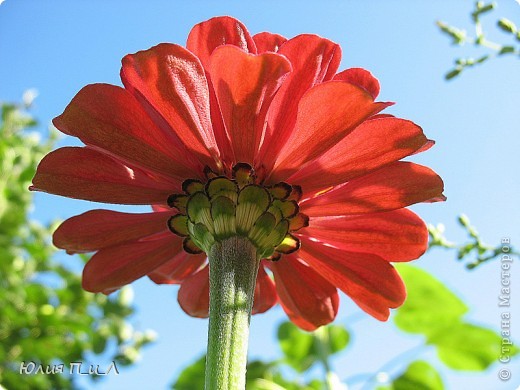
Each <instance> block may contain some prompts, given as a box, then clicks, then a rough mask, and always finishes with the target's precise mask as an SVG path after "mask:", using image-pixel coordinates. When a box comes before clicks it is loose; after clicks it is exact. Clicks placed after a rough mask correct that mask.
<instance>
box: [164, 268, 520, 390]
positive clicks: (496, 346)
mask: <svg viewBox="0 0 520 390" xmlns="http://www.w3.org/2000/svg"><path fill="white" fill-rule="evenodd" d="M398 269H399V273H400V274H401V275H402V277H403V279H404V281H405V284H406V285H407V288H408V298H407V300H406V302H405V304H404V305H403V306H402V307H401V308H399V309H398V310H397V313H396V315H394V316H393V319H394V323H395V325H396V326H397V327H398V328H399V329H400V330H402V331H403V332H406V333H409V334H412V335H415V337H416V338H417V341H418V345H417V346H416V347H414V348H413V349H412V350H409V351H405V352H404V353H399V354H398V355H397V356H396V357H395V358H394V359H392V360H390V361H389V362H388V363H387V364H385V365H384V366H383V367H381V368H380V369H379V370H377V371H376V372H375V373H373V374H370V375H368V376H363V377H362V378H361V379H362V380H363V381H364V385H363V389H369V388H374V385H376V382H379V381H380V376H381V375H382V376H383V379H384V378H385V377H386V376H387V374H388V373H390V375H389V376H388V378H387V380H385V382H386V383H385V384H383V385H380V386H378V387H376V388H377V389H378V390H442V389H444V388H445V387H444V384H443V380H442V377H441V375H440V373H439V372H438V370H437V368H436V367H435V366H437V365H444V366H445V367H446V368H448V369H451V370H457V371H476V372H481V371H484V370H485V369H487V368H488V367H489V366H490V365H492V364H493V363H495V362H497V361H498V359H499V358H500V356H501V352H503V351H502V350H501V341H502V338H501V336H500V334H499V333H497V332H496V331H494V330H491V329H488V328H486V327H483V326H480V325H478V324H474V323H471V322H469V321H467V320H466V319H465V315H466V313H467V311H468V307H467V306H466V304H465V303H464V302H463V301H462V300H461V299H460V298H459V297H457V295H456V294H454V293H453V292H452V291H450V290H449V289H448V288H447V287H446V286H445V285H444V284H442V283H441V282H440V281H439V280H437V279H435V278H434V277H433V276H432V275H430V274H429V273H427V272H426V271H423V270H421V269H419V268H416V267H413V266H410V265H405V264H400V265H399V266H398ZM277 335H278V342H279V345H280V349H281V352H282V357H281V358H280V359H278V360H275V361H270V362H262V361H253V362H250V363H249V364H248V370H247V386H246V388H247V389H248V390H282V389H289V390H292V389H294V390H299V389H303V390H342V389H346V384H348V385H349V386H351V385H354V384H356V383H357V382H359V381H356V380H355V378H358V379H359V376H357V377H353V378H352V379H350V380H349V379H347V380H344V382H341V381H340V380H339V375H338V374H337V373H335V372H334V371H333V370H332V366H331V359H334V357H335V356H337V354H338V353H340V352H344V351H348V348H347V347H348V344H349V339H350V336H349V332H348V331H347V329H345V328H344V327H343V326H341V325H337V324H336V325H328V326H325V327H321V328H319V329H318V330H316V331H315V332H312V333H309V332H304V331H302V330H300V329H299V328H297V327H296V326H295V325H294V324H292V323H291V322H284V323H282V324H281V325H280V326H279V328H278V333H277ZM432 349H433V350H435V351H436V352H437V356H438V361H437V362H436V364H435V365H434V364H432V362H426V361H424V360H420V359H419V358H420V355H421V354H424V353H425V352H427V351H429V350H432ZM518 352H519V350H518V349H517V348H516V347H511V350H510V351H509V356H510V357H513V356H515V355H517V354H518ZM204 361H205V358H204V357H202V358H201V359H199V360H197V362H195V363H194V364H192V365H191V366H188V367H187V368H185V369H184V371H183V372H182V373H181V375H180V376H179V378H178V380H177V381H176V382H175V383H174V384H173V386H172V388H173V389H176V390H198V389H200V388H202V387H200V383H203V382H200V381H203V378H204ZM314 365H321V366H322V369H323V372H324V375H323V377H322V378H316V377H312V376H311V377H309V370H310V372H311V373H313V372H314V371H315V370H314V371H312V370H311V369H312V368H313V366H314ZM396 367H397V369H396ZM403 367H404V368H403Z"/></svg>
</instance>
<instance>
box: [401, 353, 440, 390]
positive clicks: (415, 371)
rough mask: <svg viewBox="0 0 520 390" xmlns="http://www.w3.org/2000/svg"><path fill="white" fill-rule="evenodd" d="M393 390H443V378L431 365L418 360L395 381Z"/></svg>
mask: <svg viewBox="0 0 520 390" xmlns="http://www.w3.org/2000/svg"><path fill="white" fill-rule="evenodd" d="M392 389H393V390H443V389H444V385H443V383H442V379H441V376H440V375H439V373H438V372H437V370H435V368H433V367H432V366H431V365H430V364H428V363H426V362H425V361H422V360H418V361H415V362H413V363H411V364H410V365H409V366H408V368H407V369H406V371H405V372H404V373H403V374H402V375H401V376H399V377H398V378H397V379H395V380H394V382H393V384H392Z"/></svg>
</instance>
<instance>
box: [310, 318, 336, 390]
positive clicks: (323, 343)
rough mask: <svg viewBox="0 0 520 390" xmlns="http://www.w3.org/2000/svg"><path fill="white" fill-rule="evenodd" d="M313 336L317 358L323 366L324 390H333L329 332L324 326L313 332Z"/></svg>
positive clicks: (333, 378)
mask: <svg viewBox="0 0 520 390" xmlns="http://www.w3.org/2000/svg"><path fill="white" fill-rule="evenodd" d="M314 336H315V337H316V341H317V343H316V344H317V345H316V346H317V350H318V357H319V360H320V362H321V364H322V365H323V369H324V371H325V388H326V389H327V390H334V387H335V384H334V380H335V376H336V374H335V373H334V372H333V371H332V370H331V368H330V364H329V355H330V351H329V343H330V340H329V332H328V329H327V328H326V327H324V326H322V327H321V328H318V329H316V330H315V331H314Z"/></svg>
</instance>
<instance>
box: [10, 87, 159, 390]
mask: <svg viewBox="0 0 520 390" xmlns="http://www.w3.org/2000/svg"><path fill="white" fill-rule="evenodd" d="M30 100H31V99H30V96H28V95H26V103H25V105H15V104H8V103H3V104H2V106H1V122H0V258H1V259H2V261H1V262H0V341H1V342H0V385H1V386H4V387H5V388H8V389H21V388H25V389H50V388H59V389H68V388H73V387H75V386H74V376H73V375H67V374H68V373H69V369H70V363H71V362H83V363H84V365H85V366H87V367H88V366H89V365H90V364H100V360H102V361H109V362H112V361H114V362H115V364H116V367H117V365H120V366H122V365H129V364H132V363H133V362H134V361H135V360H136V358H137V357H138V355H139V350H140V348H141V347H142V346H144V345H146V344H148V343H149V342H150V341H151V340H152V338H153V334H152V333H151V332H144V333H142V332H137V331H134V330H133V329H132V326H131V324H130V323H129V322H127V319H128V318H129V316H131V315H132V313H133V311H134V309H133V307H132V305H131V300H132V291H131V289H130V288H125V289H123V290H121V292H120V293H119V294H117V295H115V296H111V297H110V298H108V297H106V296H104V295H102V294H98V295H94V294H90V293H87V292H85V291H83V289H82V288H81V277H80V275H78V273H77V270H78V269H81V268H82V265H83V263H84V262H85V261H86V260H87V257H86V256H75V257H74V258H68V259H67V264H71V265H73V264H74V263H76V265H77V267H76V271H74V270H72V269H71V268H73V267H72V266H65V265H64V264H62V263H60V262H59V261H57V260H56V259H55V258H54V257H55V256H54V254H55V249H54V247H53V246H52V245H51V243H50V239H49V238H50V236H51V232H52V231H53V230H54V227H53V226H43V225H41V224H39V223H36V222H35V221H31V220H29V218H28V217H29V213H30V211H31V207H32V195H31V193H30V192H29V191H28V190H27V188H28V186H29V184H30V181H31V179H32V177H33V175H34V172H35V169H36V164H37V162H38V161H39V160H40V159H41V158H42V157H43V155H45V154H46V153H47V152H48V151H49V150H50V149H51V148H52V146H53V144H54V142H55V140H56V135H55V134H54V133H51V136H50V137H49V139H48V140H47V141H46V142H44V143H40V140H39V137H38V136H37V134H36V133H34V134H31V133H28V132H27V131H26V129H27V128H32V127H35V126H36V121H35V120H34V119H33V118H32V117H31V116H30V115H29V114H28V113H27V112H26V109H27V108H29V106H30V103H31V101H30ZM100 355H102V357H100ZM21 362H25V364H28V363H29V362H34V363H35V364H36V365H39V364H41V365H42V366H43V369H44V370H45V367H46V366H48V365H51V364H52V365H55V366H56V365H59V364H64V374H63V375H60V374H59V373H56V374H53V375H22V374H20V365H21ZM107 366H109V364H107ZM100 371H102V370H100ZM90 377H91V378H93V379H98V378H100V377H97V376H90ZM1 386H0V387H1Z"/></svg>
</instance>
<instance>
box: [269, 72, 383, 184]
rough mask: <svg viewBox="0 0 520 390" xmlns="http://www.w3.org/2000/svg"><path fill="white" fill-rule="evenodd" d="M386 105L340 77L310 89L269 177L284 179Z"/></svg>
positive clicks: (274, 180) (302, 100)
mask: <svg viewBox="0 0 520 390" xmlns="http://www.w3.org/2000/svg"><path fill="white" fill-rule="evenodd" d="M386 106H387V104H385V103H374V102H373V100H372V97H371V96H370V95H369V94H368V93H366V92H365V91H364V90H363V89H361V88H359V87H356V86H354V85H352V84H350V83H347V82H344V81H330V82H327V83H323V84H320V85H318V86H316V87H314V88H312V89H310V90H309V91H308V92H307V93H306V94H305V96H303V98H302V99H301V101H300V104H299V106H298V116H297V119H296V124H295V127H294V131H293V132H292V135H291V138H289V140H288V141H287V143H286V144H285V145H284V148H283V149H282V151H281V152H280V155H279V157H278V159H277V161H276V165H275V168H274V171H273V174H272V176H271V180H272V181H273V182H278V181H283V180H285V179H287V177H289V176H290V175H291V174H293V173H294V172H296V171H297V170H299V169H300V168H301V167H302V166H303V165H304V164H306V163H308V162H310V161H312V160H314V159H316V158H318V157H319V156H320V155H321V154H323V153H324V152H326V151H327V150H329V149H330V148H331V147H332V146H334V145H335V144H337V143H338V142H339V141H340V140H341V139H343V138H344V137H345V136H346V135H347V134H348V133H350V132H351V131H352V130H354V129H355V128H356V127H357V126H358V125H359V124H360V123H362V122H363V121H364V120H365V119H367V118H368V117H369V116H371V115H373V114H375V113H376V112H379V111H381V110H382V109H383V108H385V107H386Z"/></svg>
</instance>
